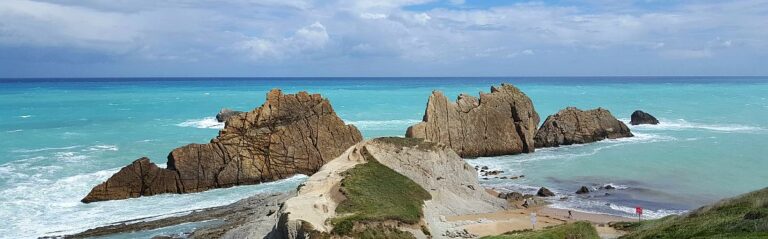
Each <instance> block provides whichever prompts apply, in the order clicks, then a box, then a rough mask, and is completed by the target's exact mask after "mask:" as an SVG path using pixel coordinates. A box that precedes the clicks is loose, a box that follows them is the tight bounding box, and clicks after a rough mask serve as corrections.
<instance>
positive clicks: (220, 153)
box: [82, 90, 362, 203]
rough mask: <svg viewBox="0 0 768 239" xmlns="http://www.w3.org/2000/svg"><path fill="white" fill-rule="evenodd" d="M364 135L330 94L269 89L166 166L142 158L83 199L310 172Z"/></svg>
mask: <svg viewBox="0 0 768 239" xmlns="http://www.w3.org/2000/svg"><path fill="white" fill-rule="evenodd" d="M361 140H362V136H361V134H360V131H358V130H357V128H355V127H354V126H352V125H345V124H344V122H343V121H342V120H341V119H340V118H339V117H338V116H336V113H335V112H334V111H333V108H332V107H331V104H330V102H329V101H328V100H327V99H323V98H322V97H321V96H320V95H319V94H313V95H310V94H308V93H306V92H299V93H297V94H288V95H284V94H283V93H282V92H281V91H280V90H272V91H270V92H269V93H268V94H267V100H266V102H265V103H264V104H263V105H262V106H261V107H259V108H256V109H254V110H253V111H251V112H247V113H244V114H239V115H233V116H232V117H231V118H230V119H229V120H227V122H226V126H225V127H224V129H222V130H221V131H219V135H218V136H217V137H216V138H214V139H212V140H211V142H210V143H208V144H189V145H187V146H183V147H180V148H177V149H174V150H173V151H172V152H171V153H170V154H169V155H168V168H167V169H162V168H158V167H157V166H156V165H155V164H153V163H151V162H150V161H149V159H147V158H141V159H139V160H136V161H134V162H133V163H132V164H130V165H128V166H126V167H124V168H122V169H121V170H120V171H119V172H118V173H116V174H115V175H113V176H112V177H110V178H109V179H108V180H107V181H106V182H104V183H102V184H99V185H97V186H96V187H94V188H93V189H92V190H91V192H90V193H89V194H88V195H87V196H86V197H85V198H83V199H82V202H85V203H88V202H95V201H104V200H114V199H125V198H132V197H139V196H149V195H156V194H162V193H190V192H200V191H205V190H209V189H213V188H223V187H231V186H235V185H244V184H257V183H261V182H269V181H274V180H278V179H282V178H286V177H289V176H291V175H294V174H306V175H311V174H312V173H314V172H316V171H317V170H319V169H320V167H322V166H323V165H324V164H325V163H326V162H327V161H330V160H331V159H333V158H335V157H337V156H339V155H340V154H341V153H343V152H344V150H346V149H347V148H349V147H350V146H352V145H354V144H355V143H357V142H359V141H361Z"/></svg>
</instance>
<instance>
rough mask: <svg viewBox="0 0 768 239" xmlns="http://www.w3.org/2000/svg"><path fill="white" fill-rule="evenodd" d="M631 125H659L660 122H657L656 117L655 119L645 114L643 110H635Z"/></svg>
mask: <svg viewBox="0 0 768 239" xmlns="http://www.w3.org/2000/svg"><path fill="white" fill-rule="evenodd" d="M629 124H631V125H640V124H659V120H657V119H656V117H653V115H651V114H648V113H645V112H643V111H642V110H635V112H632V116H631V120H630V121H629Z"/></svg>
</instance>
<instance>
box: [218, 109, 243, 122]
mask: <svg viewBox="0 0 768 239" xmlns="http://www.w3.org/2000/svg"><path fill="white" fill-rule="evenodd" d="M242 113H245V112H242V111H235V110H230V109H227V108H224V109H221V111H219V113H218V114H216V121H219V123H222V122H226V121H227V120H228V119H229V118H231V117H232V116H235V115H239V114H242Z"/></svg>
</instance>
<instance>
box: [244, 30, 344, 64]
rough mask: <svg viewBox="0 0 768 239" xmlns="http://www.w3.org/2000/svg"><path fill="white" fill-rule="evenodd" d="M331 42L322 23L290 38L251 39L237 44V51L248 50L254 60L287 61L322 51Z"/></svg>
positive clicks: (298, 32)
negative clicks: (287, 59)
mask: <svg viewBox="0 0 768 239" xmlns="http://www.w3.org/2000/svg"><path fill="white" fill-rule="evenodd" d="M329 41H330V36H329V35H328V32H327V31H326V29H325V26H323V24H321V23H320V22H315V23H312V24H311V25H308V26H305V27H302V28H300V29H298V30H296V32H295V33H294V34H293V35H292V36H289V37H285V38H281V39H272V40H268V39H262V38H258V37H251V38H248V39H246V40H243V41H240V42H237V43H235V49H238V50H246V51H247V52H248V54H249V57H251V58H252V59H257V60H262V59H286V58H291V57H295V56H299V55H301V54H307V53H312V52H314V51H317V50H322V49H323V48H324V47H325V46H326V45H327V44H328V42H329Z"/></svg>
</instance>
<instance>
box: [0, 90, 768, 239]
mask: <svg viewBox="0 0 768 239" xmlns="http://www.w3.org/2000/svg"><path fill="white" fill-rule="evenodd" d="M503 82H507V83H512V84H514V85H516V86H517V87H519V88H520V89H522V90H523V91H524V92H525V93H526V94H527V95H528V96H529V97H531V99H532V100H533V102H534V106H535V108H536V110H537V111H538V113H539V114H540V116H541V119H542V122H543V120H544V119H545V118H546V116H547V115H550V114H553V113H555V112H557V111H558V110H559V109H562V108H565V107H567V106H576V107H579V108H582V109H591V108H596V107H603V108H607V109H609V110H610V111H611V112H612V113H613V114H614V115H615V116H616V117H617V118H619V119H621V120H623V121H625V122H628V121H629V116H630V114H631V113H632V112H633V111H634V110H637V109H642V110H644V111H646V112H649V113H651V114H653V115H654V116H656V117H657V118H659V120H660V121H661V123H660V124H659V125H653V126H630V128H631V130H632V132H633V133H634V134H635V137H632V138H625V139H616V140H605V141H601V142H597V143H592V144H585V145H574V146H565V147H559V148H547V149H537V150H536V152H535V153H531V154H521V155H511V156H501V157H487V158H478V159H467V161H468V162H469V163H470V164H472V165H479V166H480V165H481V166H489V167H490V168H491V169H497V170H503V171H504V173H503V174H502V175H500V176H519V175H525V177H523V178H519V179H515V180H510V179H494V178H490V179H489V180H481V181H482V183H484V184H485V185H487V186H488V187H493V188H496V189H498V190H500V191H521V192H525V193H534V192H535V191H536V189H538V187H540V186H546V187H548V188H550V189H551V190H552V191H554V192H555V193H557V194H560V195H569V197H568V199H565V200H560V196H558V197H557V198H555V199H552V203H553V206H554V207H559V208H569V209H573V210H577V211H589V212H599V213H607V214H613V215H621V216H632V215H633V214H632V213H634V207H635V206H642V207H644V208H645V209H646V210H645V215H646V217H648V218H657V217H662V216H664V215H669V214H672V213H682V212H685V211H686V210H690V209H693V208H696V207H698V206H700V205H702V204H705V203H710V202H713V201H716V200H718V199H720V198H723V197H729V196H734V195H738V194H741V193H745V192H748V191H752V190H756V189H760V188H763V187H766V186H768V158H767V156H766V155H767V153H768V77H493V78H472V77H464V78H462V77H456V78H119V79H111V78H104V79H97V78H88V79H0V112H2V114H0V218H3V219H4V222H3V223H2V224H0V237H6V238H34V237H38V236H50V235H61V234H67V233H73V232H78V231H82V230H85V229H88V228H91V227H95V226H99V225H104V224H105V223H109V222H117V221H122V220H129V219H137V218H144V217H151V216H163V215H166V216H167V215H169V214H172V213H178V212H183V211H187V210H191V209H198V208H205V207H211V206H218V205H225V204H228V203H232V202H234V201H237V200H238V199H242V198H245V197H247V196H249V195H253V194H255V193H259V192H274V191H285V190H291V189H294V188H296V186H297V185H299V184H300V183H301V182H302V181H303V180H305V179H306V176H302V175H299V176H295V177H292V178H289V179H285V180H282V181H277V182H272V183H266V184H262V185H252V186H241V187H234V188H228V189H217V190H211V191H207V192H201V193H193V194H186V195H160V196H153V197H142V198H134V199H127V200H118V201H107V202H98V203H91V204H83V203H80V201H79V200H80V199H81V198H82V197H83V196H85V195H86V194H87V193H88V192H89V191H90V189H91V188H92V187H93V186H95V185H96V184H98V183H101V182H103V181H104V180H106V179H107V178H108V177H109V176H110V175H112V174H113V173H115V172H116V171H117V170H118V169H119V168H121V167H123V166H125V165H127V164H128V163H130V162H132V161H133V160H135V159H137V158H139V157H142V156H147V157H150V158H151V159H152V160H153V161H154V162H156V163H158V164H160V165H161V166H163V167H164V166H165V161H166V156H167V154H168V152H170V150H172V149H173V148H176V147H179V146H182V145H185V144H188V143H204V142H208V141H209V140H210V139H211V138H212V137H214V136H216V135H217V131H218V129H220V128H221V127H223V125H222V124H219V123H217V122H216V121H215V119H214V116H215V115H216V113H217V112H218V111H219V110H220V109H221V108H223V107H227V108H232V109H235V110H243V111H248V110H251V109H253V108H255V107H258V106H259V105H261V104H262V103H263V100H264V98H265V95H266V92H267V91H269V90H270V89H273V88H281V89H282V90H283V91H284V92H287V93H293V92H297V91H309V92H311V93H320V94H322V95H323V96H324V97H327V98H328V99H330V101H331V103H332V105H333V107H334V109H335V110H336V112H337V113H338V115H339V116H340V117H341V118H342V119H344V120H345V121H346V122H347V123H349V124H354V125H356V126H357V127H358V128H359V129H360V131H361V132H362V133H363V136H364V137H365V138H374V137H380V136H402V135H404V133H405V130H406V128H407V127H408V126H409V125H412V124H414V123H416V122H419V121H421V119H422V116H423V113H424V108H425V105H426V101H427V97H428V96H429V95H430V93H431V91H432V90H441V91H443V92H445V93H446V94H447V95H448V96H449V97H450V98H455V97H456V96H457V95H458V94H459V93H468V94H472V95H477V94H478V92H480V91H483V92H489V91H490V86H491V85H498V84H500V83H503ZM606 184H611V185H614V186H615V187H617V188H618V189H617V190H612V191H610V192H608V191H598V193H592V194H590V195H591V197H589V196H588V197H580V196H574V194H573V192H575V191H576V190H577V189H578V188H579V187H580V186H581V185H586V186H589V187H592V188H598V187H600V186H602V185H606ZM605 192H608V193H609V194H608V195H606V194H605Z"/></svg>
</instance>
